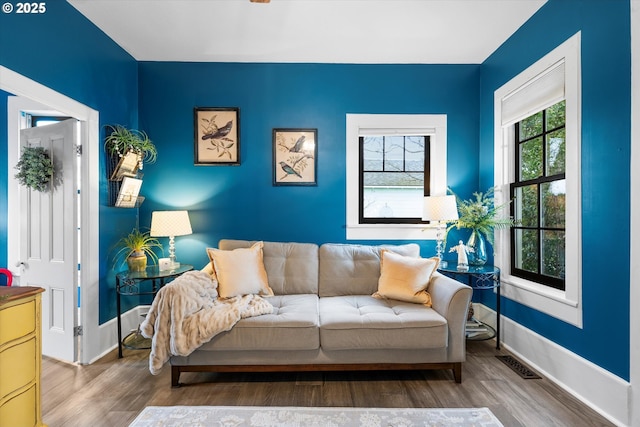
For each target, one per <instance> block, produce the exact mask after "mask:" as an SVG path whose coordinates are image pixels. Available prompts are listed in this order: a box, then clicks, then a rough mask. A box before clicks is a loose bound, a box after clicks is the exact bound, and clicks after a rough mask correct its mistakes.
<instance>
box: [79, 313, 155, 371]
mask: <svg viewBox="0 0 640 427" xmlns="http://www.w3.org/2000/svg"><path fill="white" fill-rule="evenodd" d="M147 311H149V306H148V305H139V306H137V307H134V308H132V309H131V310H129V311H127V312H125V313H122V316H121V321H122V338H124V337H126V336H127V335H128V334H129V332H131V331H132V330H134V329H136V328H137V327H138V325H139V324H140V323H141V322H142V320H143V316H142V315H143V314H144V313H146V312H147ZM98 330H99V331H100V342H99V345H100V350H99V351H98V355H97V356H96V357H94V358H92V359H91V360H90V361H89V364H91V363H94V362H96V361H97V360H99V359H100V358H102V357H104V356H106V355H107V354H108V353H109V352H111V351H113V350H114V349H116V348H117V347H118V318H117V317H114V318H113V319H111V320H109V321H108V322H105V323H103V324H102V325H100V326H99V328H98Z"/></svg>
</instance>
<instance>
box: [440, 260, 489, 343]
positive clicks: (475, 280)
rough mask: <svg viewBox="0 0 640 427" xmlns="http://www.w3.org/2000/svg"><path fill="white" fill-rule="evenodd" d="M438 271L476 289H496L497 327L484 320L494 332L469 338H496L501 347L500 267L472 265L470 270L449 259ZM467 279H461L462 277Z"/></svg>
mask: <svg viewBox="0 0 640 427" xmlns="http://www.w3.org/2000/svg"><path fill="white" fill-rule="evenodd" d="M438 271H439V272H440V273H442V274H444V275H445V276H448V277H451V278H452V279H455V280H458V281H459V282H462V283H465V284H467V285H469V286H471V287H472V288H473V289H474V290H476V289H477V290H487V289H495V290H496V328H495V330H494V329H493V328H492V327H491V326H489V325H487V324H486V323H484V322H479V323H482V324H483V325H484V326H486V327H487V328H489V330H491V331H493V332H494V334H479V335H477V336H475V337H472V338H469V339H478V340H480V339H491V338H493V337H494V336H495V338H496V349H498V350H499V349H500V269H499V268H498V267H495V266H493V265H482V266H476V265H470V266H469V268H468V270H465V269H464V268H461V269H458V264H457V263H456V262H451V261H448V262H447V263H446V264H445V265H444V266H442V265H441V266H439V267H438ZM461 278H462V279H466V280H460V279H461Z"/></svg>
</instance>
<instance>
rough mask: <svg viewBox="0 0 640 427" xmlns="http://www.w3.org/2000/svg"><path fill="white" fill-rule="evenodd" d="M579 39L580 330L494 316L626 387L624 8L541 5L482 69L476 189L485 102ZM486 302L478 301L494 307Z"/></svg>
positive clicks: (595, 1) (486, 154)
mask: <svg viewBox="0 0 640 427" xmlns="http://www.w3.org/2000/svg"><path fill="white" fill-rule="evenodd" d="M578 31H581V32H582V215H583V217H582V239H583V241H582V251H583V260H582V263H583V271H582V277H583V284H582V292H583V294H582V302H583V321H584V327H583V329H579V328H576V327H573V326H571V325H569V324H567V323H564V322H561V321H558V320H556V319H554V318H552V317H549V316H547V315H545V314H542V313H540V312H538V311H535V310H532V309H530V308H528V307H525V306H523V305H520V304H518V303H515V302H512V301H510V300H506V299H505V300H504V304H503V306H502V309H503V313H504V314H505V315H506V316H507V317H509V318H510V319H512V320H514V321H515V322H517V323H520V324H522V325H523V326H525V327H527V328H529V329H531V330H533V331H535V332H537V333H539V334H540V335H542V336H544V337H546V338H548V339H550V340H551V341H553V342H555V343H557V344H559V345H561V346H563V347H566V348H567V349H569V350H570V351H572V352H574V353H576V354H578V355H580V356H582V357H584V358H585V359H587V360H589V361H591V362H593V363H595V364H597V365H599V366H601V367H603V368H604V369H607V370H608V371H610V372H612V373H614V374H616V375H618V376H620V377H622V378H624V379H626V380H628V379H629V257H628V254H629V247H630V246H629V236H630V234H629V232H630V225H629V218H630V217H629V212H630V204H629V195H630V170H629V158H630V140H631V136H630V135H631V130H630V127H631V124H630V110H631V77H630V76H631V72H630V70H631V55H630V52H631V44H630V37H631V35H630V34H631V33H630V7H629V2H628V1H607V0H589V1H581V0H550V1H549V2H548V3H547V4H546V5H545V6H543V7H542V8H541V9H540V10H539V11H538V13H537V14H536V15H534V16H533V17H532V18H531V19H530V20H529V21H528V22H527V23H525V24H524V25H523V26H522V27H521V28H520V29H519V30H518V31H517V32H516V33H515V34H514V35H513V36H512V37H511V38H510V39H509V40H508V41H507V42H505V43H504V44H503V45H502V46H501V47H500V48H499V49H498V50H496V52H494V54H493V55H491V56H490V57H489V58H488V59H487V60H486V61H485V62H484V63H483V64H482V67H481V85H480V93H481V95H480V118H481V119H480V157H479V159H480V162H479V164H480V182H481V186H483V187H484V186H489V185H491V184H492V183H493V142H494V141H493V108H494V107H493V94H494V91H495V90H496V89H498V88H499V87H501V86H502V85H504V84H505V83H506V82H508V81H509V80H510V79H511V78H513V77H514V76H515V75H517V74H518V73H520V72H521V71H523V70H524V69H526V68H527V67H528V66H530V65H531V64H533V63H534V62H536V61H537V60H538V59H540V58H541V57H543V56H544V55H545V54H547V53H548V52H550V51H551V50H553V49H554V48H555V47H556V46H558V45H559V44H561V43H562V42H564V41H565V40H566V39H568V38H569V37H571V36H572V35H573V34H575V33H577V32H578ZM492 300H493V298H487V299H486V301H484V302H485V303H486V304H487V305H489V306H492V307H493V306H494V305H495V304H494V302H493V301H492Z"/></svg>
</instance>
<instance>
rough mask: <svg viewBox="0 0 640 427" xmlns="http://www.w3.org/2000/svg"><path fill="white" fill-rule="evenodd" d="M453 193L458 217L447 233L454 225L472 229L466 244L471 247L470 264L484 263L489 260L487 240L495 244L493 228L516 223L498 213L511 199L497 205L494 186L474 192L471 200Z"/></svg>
mask: <svg viewBox="0 0 640 427" xmlns="http://www.w3.org/2000/svg"><path fill="white" fill-rule="evenodd" d="M449 191H451V190H449ZM451 193H452V194H454V195H455V196H456V201H457V204H458V219H457V220H456V221H453V223H452V225H450V226H449V227H448V228H447V233H448V232H449V230H451V228H453V227H456V228H458V229H460V228H468V229H470V230H471V236H469V240H468V241H467V245H466V246H467V248H469V254H468V258H469V264H470V265H484V264H485V263H486V262H487V248H486V243H485V240H486V241H487V242H489V243H490V244H491V245H492V246H493V243H494V241H493V230H495V229H496V228H497V229H503V228H508V227H511V226H512V225H515V220H514V219H513V218H512V217H507V218H504V217H501V216H499V215H498V214H499V212H500V210H501V209H502V208H504V207H505V206H508V205H509V203H511V201H509V202H507V203H504V204H502V205H499V206H495V205H494V203H493V195H494V188H493V187H492V188H490V189H489V190H487V191H486V192H485V193H480V192H476V193H473V198H471V199H469V200H461V199H460V198H459V197H458V196H457V195H456V194H455V193H453V191H451Z"/></svg>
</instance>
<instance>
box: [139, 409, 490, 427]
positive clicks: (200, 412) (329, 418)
mask: <svg viewBox="0 0 640 427" xmlns="http://www.w3.org/2000/svg"><path fill="white" fill-rule="evenodd" d="M151 426H153V427H160V426H173V427H177V426H180V427H186V426H190V427H191V426H203V427H204V426H224V427H241V426H257V427H271V426H286V427H308V426H313V427H339V426H348V427H351V426H359V427H391V426H397V427H409V426H430V427H440V426H465V427H503V426H502V424H501V423H500V421H498V419H497V418H496V417H495V415H493V413H491V411H490V410H489V409H488V408H455V409H453V408H451V409H443V408H414V409H410V408H384V409H383V408H305V407H273V406H271V407H269V406H264V407H257V406H148V407H146V408H144V410H143V411H142V412H141V413H140V415H138V417H137V418H136V419H135V420H134V421H133V423H131V425H130V427H151Z"/></svg>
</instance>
